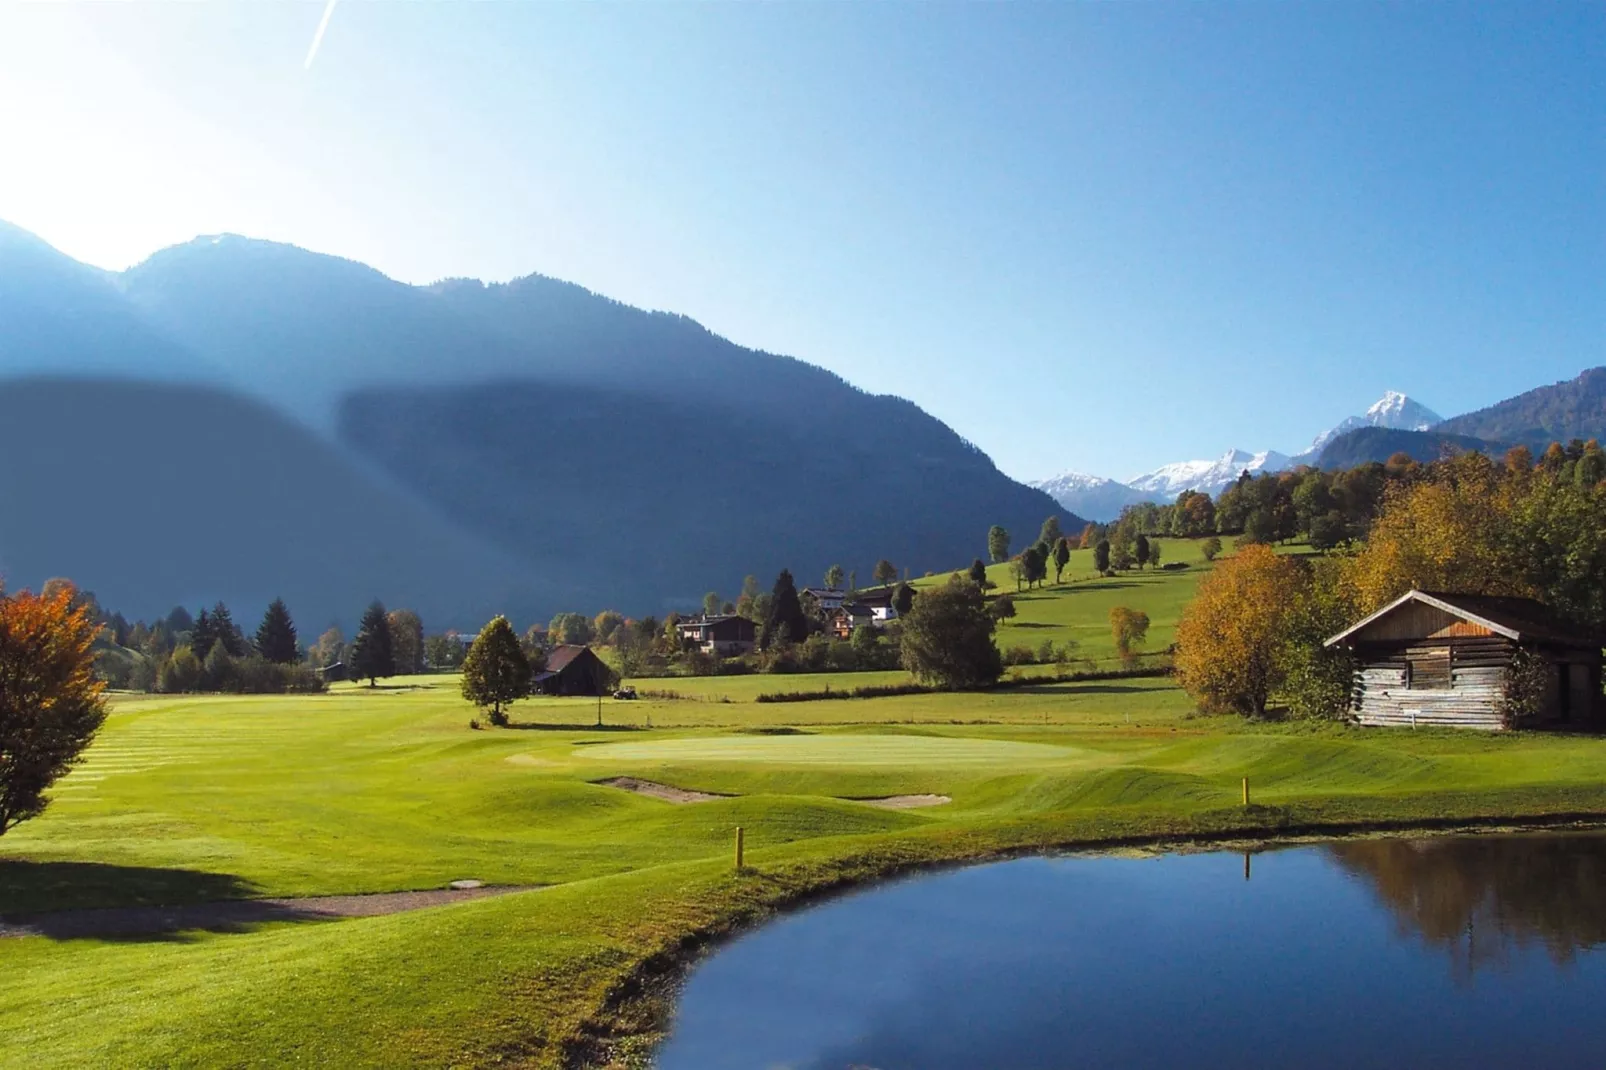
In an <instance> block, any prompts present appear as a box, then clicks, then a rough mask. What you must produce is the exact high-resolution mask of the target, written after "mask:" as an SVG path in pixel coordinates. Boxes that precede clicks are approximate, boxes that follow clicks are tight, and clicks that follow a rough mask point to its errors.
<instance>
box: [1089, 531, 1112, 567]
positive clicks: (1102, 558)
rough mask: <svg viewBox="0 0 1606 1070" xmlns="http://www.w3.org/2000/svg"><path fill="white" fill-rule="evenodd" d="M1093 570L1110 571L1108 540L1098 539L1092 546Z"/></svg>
mask: <svg viewBox="0 0 1606 1070" xmlns="http://www.w3.org/2000/svg"><path fill="white" fill-rule="evenodd" d="M1093 571H1095V572H1099V573H1104V572H1108V571H1110V540H1109V539H1100V540H1099V541H1098V542H1097V543H1096V544H1094V546H1093Z"/></svg>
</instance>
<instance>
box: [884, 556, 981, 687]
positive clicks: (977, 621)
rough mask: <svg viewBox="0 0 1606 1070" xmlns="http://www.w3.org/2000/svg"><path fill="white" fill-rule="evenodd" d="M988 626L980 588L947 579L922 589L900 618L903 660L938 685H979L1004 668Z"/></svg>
mask: <svg viewBox="0 0 1606 1070" xmlns="http://www.w3.org/2000/svg"><path fill="white" fill-rule="evenodd" d="M993 628H994V625H993V618H992V616H991V615H990V614H989V613H988V612H987V607H986V603H985V601H984V600H983V598H982V592H981V588H979V587H977V586H976V585H975V584H973V583H970V582H968V581H966V580H962V579H958V578H955V579H952V580H950V581H949V582H948V583H947V584H946V585H944V586H942V587H937V588H935V589H932V590H928V591H926V592H925V593H924V594H922V595H921V596H920V597H919V598H918V599H916V600H915V604H914V606H913V608H911V609H910V611H909V615H908V616H907V617H905V618H903V635H902V637H901V639H900V648H901V653H902V658H903V666H904V668H905V669H907V670H909V672H911V673H913V674H914V675H915V676H916V677H917V678H919V679H921V680H924V681H929V682H932V683H935V684H938V685H939V686H942V687H946V688H950V689H960V688H972V687H984V686H986V685H988V684H991V683H993V682H994V681H996V680H997V679H998V677H999V676H1001V675H1002V674H1003V671H1004V663H1003V659H1002V658H1001V657H1000V656H999V653H998V646H997V645H996V644H995V643H994V642H993Z"/></svg>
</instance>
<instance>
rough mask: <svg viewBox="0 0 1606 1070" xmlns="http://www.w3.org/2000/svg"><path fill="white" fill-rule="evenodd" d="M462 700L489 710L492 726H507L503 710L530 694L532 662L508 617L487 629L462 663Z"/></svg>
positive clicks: (493, 623) (497, 620) (487, 626)
mask: <svg viewBox="0 0 1606 1070" xmlns="http://www.w3.org/2000/svg"><path fill="white" fill-rule="evenodd" d="M462 690H463V697H464V698H465V699H467V700H468V701H470V702H472V703H474V705H476V706H478V707H480V708H481V709H486V708H489V709H490V711H491V723H492V724H495V725H506V724H507V714H506V713H505V712H504V711H503V709H502V707H503V706H505V705H508V704H510V703H513V702H516V701H518V700H519V699H521V698H523V697H524V696H526V695H528V694H529V693H530V661H529V659H528V658H527V657H525V654H524V650H523V648H522V647H520V646H519V639H518V636H516V635H514V634H513V625H511V624H509V623H508V622H507V618H506V617H497V618H496V619H495V620H493V621H491V623H490V624H488V625H486V626H485V628H484V629H483V630H482V631H481V632H480V634H479V637H478V638H476V639H475V640H474V645H473V646H471V647H469V648H468V656H467V657H465V658H464V659H463V683H462Z"/></svg>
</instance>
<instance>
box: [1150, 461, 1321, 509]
mask: <svg viewBox="0 0 1606 1070" xmlns="http://www.w3.org/2000/svg"><path fill="white" fill-rule="evenodd" d="M1291 465H1292V461H1291V460H1290V458H1288V457H1287V456H1285V455H1283V454H1281V453H1278V452H1277V451H1276V450H1266V451H1265V452H1263V453H1246V452H1244V451H1243V450H1239V449H1231V450H1228V451H1227V452H1226V453H1224V454H1222V455H1221V456H1220V457H1217V458H1216V459H1215V460H1213V461H1179V462H1178V463H1176V464H1168V465H1164V466H1162V467H1160V468H1156V469H1155V470H1154V471H1152V472H1149V473H1146V474H1145V475H1141V476H1138V477H1137V478H1136V479H1132V480H1128V482H1127V486H1129V487H1131V488H1132V489H1133V490H1135V491H1137V492H1138V493H1140V494H1144V495H1147V496H1150V500H1151V501H1160V502H1166V501H1173V500H1175V499H1176V497H1177V495H1179V494H1181V493H1182V492H1183V491H1185V490H1192V491H1198V492H1201V493H1204V494H1209V495H1212V496H1213V495H1216V494H1220V493H1221V492H1222V491H1223V490H1226V489H1227V487H1228V486H1229V485H1230V484H1232V483H1235V482H1237V479H1238V477H1239V476H1240V475H1242V474H1243V473H1244V472H1246V471H1247V472H1249V473H1250V474H1252V475H1258V474H1259V473H1261V472H1280V471H1282V470H1283V469H1285V468H1288V467H1290V466H1291Z"/></svg>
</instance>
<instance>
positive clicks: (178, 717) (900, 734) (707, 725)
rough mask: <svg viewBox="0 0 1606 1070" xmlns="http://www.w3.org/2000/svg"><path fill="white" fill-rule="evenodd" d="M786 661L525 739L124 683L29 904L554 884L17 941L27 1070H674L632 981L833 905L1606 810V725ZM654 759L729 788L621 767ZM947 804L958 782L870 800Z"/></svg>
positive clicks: (2, 865) (390, 716) (15, 876)
mask: <svg viewBox="0 0 1606 1070" xmlns="http://www.w3.org/2000/svg"><path fill="white" fill-rule="evenodd" d="M1185 547H1186V544H1181V543H1178V544H1177V545H1176V546H1172V545H1169V544H1168V545H1167V548H1166V552H1167V555H1168V557H1167V560H1182V561H1187V560H1188V558H1187V557H1186V556H1185V552H1186V550H1185ZM1074 568H1075V564H1074V563H1073V569H1074ZM1202 571H1203V568H1202V563H1194V562H1190V567H1189V568H1187V569H1182V570H1176V571H1173V572H1160V573H1153V574H1147V575H1141V576H1135V577H1131V578H1129V579H1128V578H1123V579H1122V580H1115V581H1105V580H1087V579H1081V580H1078V581H1077V582H1075V583H1070V584H1067V585H1065V586H1064V587H1062V588H1057V589H1056V588H1050V589H1049V590H1047V591H1044V592H1041V593H1038V592H1034V593H1033V594H1031V595H1030V596H1025V595H1023V596H1022V598H1021V599H1020V608H1021V613H1020V616H1019V617H1017V618H1016V621H1015V622H1013V623H1012V624H1011V625H1010V626H1009V627H1008V628H1007V629H1005V632H1006V635H1005V638H1004V639H1003V641H1004V642H1005V643H1008V642H1009V641H1010V638H1009V636H1010V633H1012V632H1016V631H1018V632H1020V633H1021V634H1023V635H1031V636H1032V637H1033V640H1032V641H1034V642H1035V641H1040V638H1039V636H1040V634H1050V633H1052V634H1054V635H1055V636H1056V637H1059V636H1069V637H1073V638H1076V639H1077V640H1078V642H1079V643H1080V644H1081V645H1082V650H1083V652H1084V653H1086V652H1087V651H1089V650H1090V649H1097V646H1098V643H1099V642H1100V636H1099V632H1100V631H1101V630H1102V631H1104V632H1105V633H1106V635H1105V641H1107V627H1106V626H1104V624H1103V620H1104V616H1105V615H1106V614H1107V612H1108V609H1109V607H1110V606H1112V605H1116V604H1125V605H1130V606H1133V607H1134V608H1139V609H1143V610H1145V611H1146V612H1148V613H1149V614H1150V616H1151V618H1152V619H1153V621H1154V629H1153V632H1152V633H1151V634H1153V635H1154V637H1155V643H1158V644H1161V645H1163V644H1164V643H1168V642H1169V641H1170V639H1169V631H1168V629H1170V628H1171V627H1173V626H1174V622H1175V617H1176V614H1177V612H1178V611H1180V608H1181V606H1182V604H1183V603H1184V602H1185V601H1186V598H1187V597H1188V593H1189V592H1190V591H1191V590H1192V586H1193V584H1194V583H1196V581H1197V578H1198V576H1199V574H1200V573H1201V572H1202ZM997 581H998V582H999V583H1000V584H1004V583H1006V582H1007V580H1006V578H1005V577H1004V576H1003V575H1002V574H1001V573H1000V575H999V576H998V577H997ZM1111 585H1113V586H1111ZM1089 656H1096V655H1091V654H1090V655H1089ZM875 675H885V676H888V677H895V676H897V675H898V674H875ZM828 679H829V680H830V681H831V686H833V687H838V686H854V685H856V684H859V683H864V682H867V681H866V680H865V679H864V678H863V677H862V676H849V677H831V678H828ZM778 682H784V683H785V684H786V686H790V687H795V688H797V689H801V690H815V689H819V688H821V687H823V686H824V684H825V683H826V682H827V678H822V677H817V676H816V677H808V676H799V677H716V678H709V679H702V680H675V681H664V682H662V684H663V686H666V687H669V686H672V687H674V688H675V689H676V690H677V691H679V692H681V693H683V694H684V695H685V696H686V697H681V698H672V699H644V700H640V701H636V702H615V701H612V700H607V701H605V702H603V703H602V705H601V710H602V715H603V721H604V726H603V727H602V728H601V729H598V728H596V727H595V726H594V722H595V719H596V716H597V709H598V704H597V703H596V702H594V701H586V700H567V699H532V700H529V701H526V702H523V703H520V704H518V705H517V706H516V707H514V710H513V718H514V722H515V727H513V728H510V729H500V730H486V731H472V730H470V729H469V727H468V721H469V718H470V716H471V715H472V714H473V711H472V710H470V709H469V708H468V707H467V705H466V704H465V703H463V701H462V700H461V699H460V698H459V697H458V695H457V691H456V681H455V679H453V678H446V677H419V678H406V679H399V680H394V681H390V682H389V685H388V686H383V687H380V688H378V689H373V690H370V689H367V688H362V687H356V686H351V685H342V686H340V687H338V688H336V689H335V690H334V691H332V692H331V693H330V694H327V695H318V696H301V697H262V698H257V697H215V696H184V697H162V696H152V697H132V696H129V697H119V698H118V699H117V700H116V705H115V712H114V713H113V715H112V717H111V718H110V720H109V722H108V724H107V726H106V728H105V729H104V731H103V732H102V734H101V736H100V738H99V739H97V741H96V742H95V743H94V744H93V746H92V747H91V749H90V751H89V753H88V756H87V759H86V761H85V762H84V763H83V764H82V765H81V766H80V767H78V768H77V769H75V770H74V771H73V772H72V773H71V774H70V775H69V776H68V777H67V778H66V779H65V780H64V781H63V782H62V783H61V784H60V786H59V787H58V788H57V790H56V801H55V803H54V804H53V805H52V807H51V808H50V809H49V810H48V811H47V812H46V814H45V815H44V816H43V817H41V818H39V819H37V820H34V821H30V822H27V823H25V824H23V825H21V826H19V827H17V828H16V829H15V830H14V831H12V832H11V833H8V834H7V835H6V836H4V837H3V838H0V915H5V914H16V913H22V912H28V911H39V910H57V909H64V908H70V907H102V906H117V905H127V904H135V903H156V904H177V903H185V902H201V901H207V900H212V899H218V898H238V897H258V896H303V895H322V894H337V893H361V892H386V891H401V890H413V889H428V888H440V887H442V886H444V885H445V884H447V883H448V882H449V881H452V880H456V879H462V878H473V879H478V880H483V881H486V882H488V883H494V884H504V885H520V886H527V887H529V888H530V889H531V890H530V891H527V892H521V893H517V894H512V895H507V896H502V897H499V898H492V899H484V900H478V901H474V902H468V903H460V904H455V905H450V906H441V907H433V908H429V909H424V910H418V911H414V912H410V913H401V914H394V915H390V916H385V917H373V918H360V919H347V920H339V921H280V922H273V923H267V924H261V925H256V926H243V927H236V928H232V929H229V930H219V931H192V932H185V933H179V934H171V933H169V934H162V935H151V936H148V937H120V938H116V939H93V938H78V939H50V938H45V937H25V938H10V939H5V938H0V961H3V962H5V963H6V965H7V966H8V967H10V968H8V969H6V970H3V971H0V1066H6V1067H9V1066H19V1067H20V1066H27V1067H65V1066H85V1065H106V1066H175V1067H185V1066H194V1067H201V1066H220V1065H228V1066H235V1065H270V1066H278V1065H289V1064H303V1065H313V1066H341V1067H397V1066H488V1065H493V1064H494V1065H528V1066H536V1067H564V1066H585V1065H598V1066H600V1065H619V1066H626V1065H644V1060H645V1058H646V1056H647V1054H648V1053H649V1051H650V1044H651V1041H652V1038H653V1037H654V1036H655V1035H656V1033H657V1031H659V1030H660V1029H661V1028H662V1026H663V1025H664V1018H663V1014H664V1011H665V1009H666V1007H667V1003H666V1002H665V1000H664V998H663V990H662V989H660V988H658V987H655V986H653V985H648V986H646V987H645V988H640V987H638V986H635V985H633V984H632V982H633V981H634V980H640V979H642V978H647V979H651V978H655V977H657V976H658V975H659V972H660V971H661V970H662V968H663V967H665V965H666V964H669V963H671V962H672V961H673V960H674V958H675V956H676V955H677V954H679V953H680V951H681V950H682V949H683V948H684V946H685V945H686V941H687V940H688V939H689V938H692V937H708V936H717V935H719V934H721V933H725V932H728V931H730V930H731V929H732V928H733V927H736V926H739V925H741V924H745V923H749V922H751V921H753V920H755V919H758V918H761V917H762V916H763V915H764V914H765V913H766V912H768V911H770V910H773V909H775V908H777V907H778V906H781V905H784V904H785V903H786V902H788V901H791V900H793V899H795V898H797V897H799V896H801V895H804V894H807V893H809V892H811V891H814V890H818V889H822V888H830V887H833V886H837V885H840V884H843V883H846V882H853V881H858V880H864V879H871V878H874V877H875V876H878V875H881V874H885V873H888V872H893V871H896V870H898V869H900V868H904V867H908V866H914V865H921V864H929V863H936V862H944V861H958V860H965V859H973V858H980V857H987V856H989V855H992V854H997V853H1000V852H1008V851H1015V850H1033V849H1042V848H1047V847H1052V846H1061V845H1074V844H1097V843H1101V842H1104V843H1108V842H1112V841H1129V840H1141V839H1160V840H1166V839H1174V838H1184V837H1190V836H1200V835H1205V836H1226V835H1260V834H1275V833H1277V832H1279V831H1287V830H1290V829H1304V830H1311V829H1321V828H1342V827H1346V826H1351V827H1352V826H1355V825H1365V824H1378V823H1384V824H1387V823H1401V824H1410V823H1421V822H1431V821H1440V820H1445V819H1451V820H1454V819H1465V820H1472V819H1506V818H1521V817H1528V816H1532V817H1538V816H1544V815H1559V814H1593V813H1606V740H1601V739H1596V738H1593V737H1586V736H1576V735H1554V734H1540V733H1525V734H1513V735H1508V736H1500V737H1490V736H1484V735H1477V734H1468V733H1455V732H1450V731H1428V730H1424V731H1416V732H1411V731H1390V730H1371V731H1362V730H1358V729H1353V728H1347V727H1343V726H1338V725H1310V724H1297V723H1293V724H1259V725H1252V724H1247V723H1244V722H1241V721H1237V720H1229V719H1215V718H1200V717H1196V716H1193V715H1192V713H1191V710H1190V704H1189V703H1188V701H1187V699H1186V696H1185V695H1183V694H1182V693H1181V692H1180V691H1179V690H1177V689H1176V687H1175V686H1174V685H1173V684H1172V683H1171V682H1170V681H1169V680H1167V679H1133V680H1110V681H1087V682H1080V683H1044V684H1041V685H1033V686H1026V687H1020V688H1017V689H1012V690H1008V691H999V692H996V693H986V694H961V695H952V694H931V695H909V696H900V697H895V698H884V699H869V700H854V701H820V702H801V703H787V704H759V703H755V702H753V701H752V698H753V696H754V695H756V694H757V693H758V692H759V691H760V690H775V689H777V687H776V685H777V683H778ZM644 683H645V686H654V687H656V686H659V682H644ZM716 699H724V701H718V700H716ZM649 725H650V727H649ZM623 775H629V776H632V777H637V778H641V779H646V780H652V781H658V782H662V783H666V784H671V785H675V786H677V787H681V788H687V789H696V790H701V791H706V792H711V793H717V794H720V795H724V796H727V797H725V798H720V799H717V800H714V801H709V802H700V803H695V804H689V805H677V804H672V803H668V802H663V801H660V800H657V799H653V798H648V797H644V796H640V795H636V794H632V793H630V792H627V791H623V790H620V789H618V788H615V787H611V786H607V785H604V784H600V783H598V782H599V781H601V780H604V779H606V778H611V777H616V776H623ZM1242 777H1248V778H1249V779H1250V781H1251V785H1252V789H1253V793H1254V805H1253V806H1252V807H1250V808H1248V809H1246V808H1244V807H1243V806H1242V805H1241V799H1240V778H1242ZM928 793H929V794H940V795H946V796H949V797H951V799H952V801H951V802H950V803H948V804H946V805H941V806H934V807H929V808H922V809H911V810H887V809H880V808H877V807H875V806H871V805H868V804H867V803H866V802H864V801H861V800H864V799H867V798H874V797H879V796H887V795H900V794H928ZM737 826H742V827H743V828H744V829H746V831H747V838H748V839H747V842H748V855H747V862H748V867H749V868H748V869H747V870H746V871H744V872H742V873H736V872H733V869H732V865H731V844H732V837H733V830H734V829H735V827H737Z"/></svg>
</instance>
